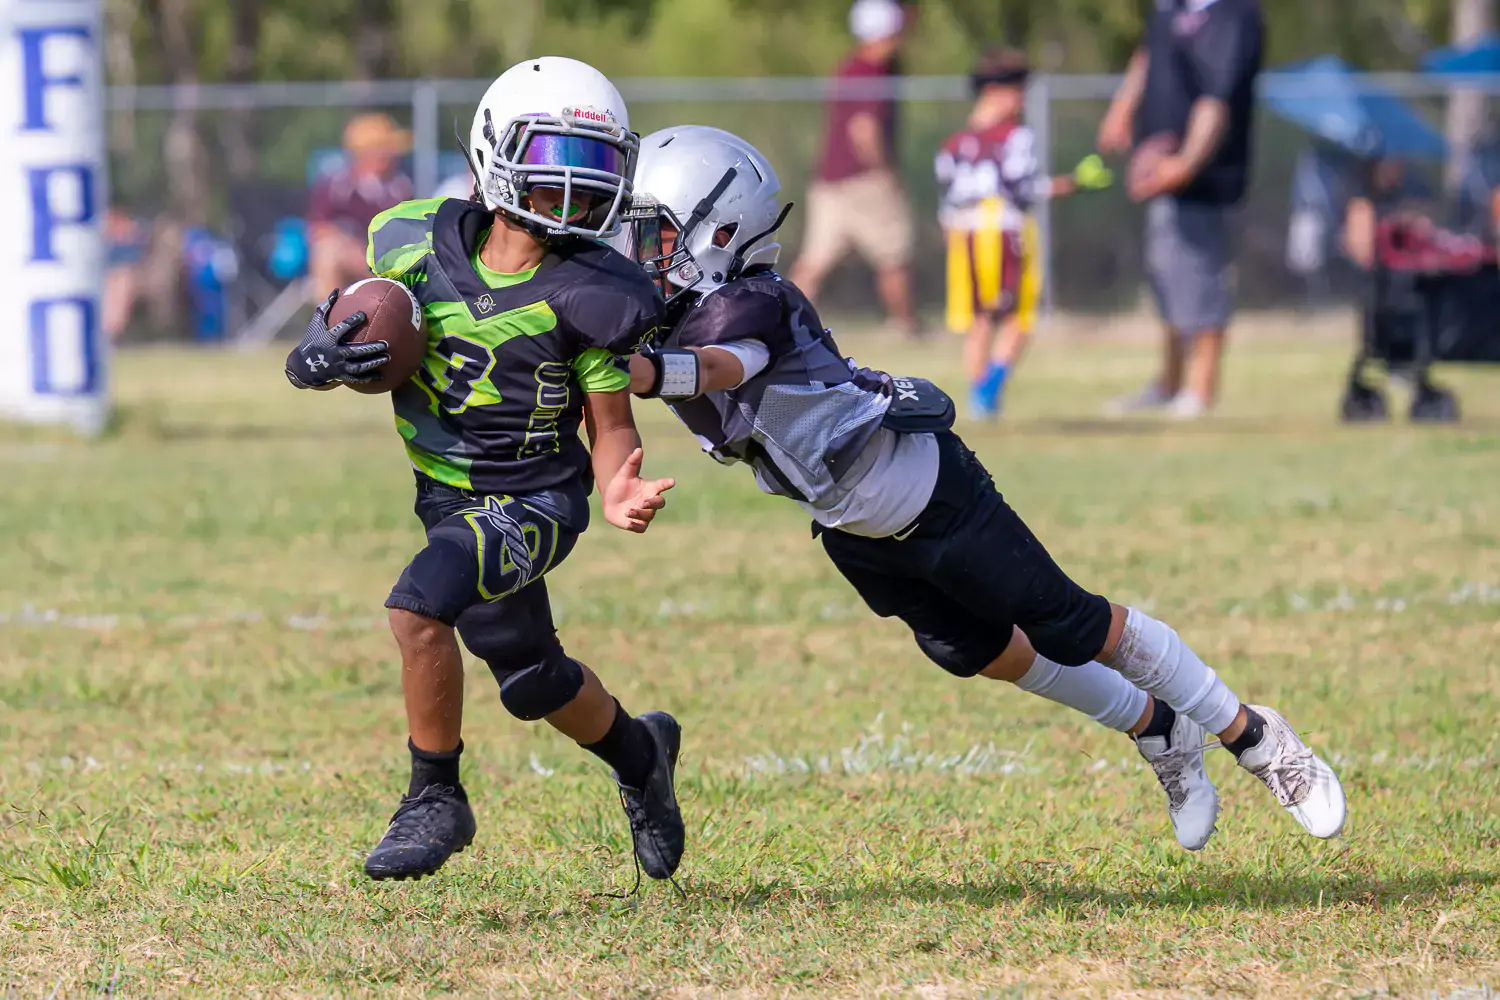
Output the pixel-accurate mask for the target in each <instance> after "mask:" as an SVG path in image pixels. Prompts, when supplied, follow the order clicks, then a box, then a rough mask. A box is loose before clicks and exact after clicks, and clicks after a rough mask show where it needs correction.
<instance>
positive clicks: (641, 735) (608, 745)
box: [578, 699, 656, 788]
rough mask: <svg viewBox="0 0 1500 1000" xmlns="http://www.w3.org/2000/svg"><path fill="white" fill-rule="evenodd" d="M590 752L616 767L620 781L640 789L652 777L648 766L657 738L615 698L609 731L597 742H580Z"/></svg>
mask: <svg viewBox="0 0 1500 1000" xmlns="http://www.w3.org/2000/svg"><path fill="white" fill-rule="evenodd" d="M578 745H579V746H581V747H583V748H584V749H585V750H587V751H588V752H589V753H591V754H593V755H594V756H595V757H598V758H599V759H600V760H602V761H604V763H606V764H608V765H609V766H610V767H612V768H614V769H615V774H617V775H619V777H620V781H621V782H623V783H624V784H626V785H629V786H630V787H631V788H640V787H641V786H642V785H644V784H645V783H646V779H647V778H648V777H650V776H651V766H652V764H654V763H655V762H656V741H655V740H653V739H652V738H651V733H650V731H649V730H647V729H646V727H645V726H644V725H642V724H641V723H640V722H638V721H637V720H635V719H632V718H631V717H630V713H629V712H627V711H625V709H624V707H622V706H621V705H620V702H619V699H616V700H615V721H614V722H612V723H610V725H609V732H607V733H605V734H604V738H603V739H601V740H600V741H599V742H598V743H580V744H578Z"/></svg>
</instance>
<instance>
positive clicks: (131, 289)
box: [100, 206, 146, 344]
mask: <svg viewBox="0 0 1500 1000" xmlns="http://www.w3.org/2000/svg"><path fill="white" fill-rule="evenodd" d="M104 245H105V254H106V257H105V270H104V292H103V295H102V301H101V304H100V312H101V316H100V322H101V325H102V326H103V328H104V335H105V336H106V337H108V338H109V342H110V343H111V344H116V343H119V341H120V338H121V337H122V336H124V334H125V328H126V327H127V326H129V325H130V320H131V317H133V316H134V315H135V307H136V300H137V298H138V297H139V295H140V267H141V261H142V260H144V259H145V257H146V229H145V227H144V226H142V225H141V224H140V223H139V222H137V221H136V220H135V219H134V218H132V217H131V215H130V213H129V212H126V211H125V210H124V209H122V208H120V207H118V206H111V207H110V208H109V209H108V210H107V211H106V212H105V215H104Z"/></svg>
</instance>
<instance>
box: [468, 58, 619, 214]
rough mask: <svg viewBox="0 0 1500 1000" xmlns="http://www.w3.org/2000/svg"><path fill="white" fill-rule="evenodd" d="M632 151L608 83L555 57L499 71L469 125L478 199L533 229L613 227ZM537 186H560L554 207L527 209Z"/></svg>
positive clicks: (595, 72) (616, 95) (573, 62)
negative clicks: (549, 209) (559, 198)
mask: <svg viewBox="0 0 1500 1000" xmlns="http://www.w3.org/2000/svg"><path fill="white" fill-rule="evenodd" d="M639 152H640V137H639V136H637V135H636V134H635V133H633V132H631V131H630V117H629V115H628V114H627V113H626V110H625V102H624V100H622V99H621V98H620V92H619V91H618V90H616V89H615V85H614V84H612V83H610V82H609V80H608V78H606V77H605V75H604V74H603V73H600V72H599V71H598V70H596V69H594V67H592V66H590V65H588V64H587V63H581V62H579V61H578V60H576V59H565V58H563V57H561V56H542V57H541V58H539V59H528V60H526V61H525V62H522V63H518V64H517V65H515V66H512V67H511V68H510V69H508V70H506V71H505V72H504V73H502V74H500V76H499V77H498V78H497V79H496V80H495V82H494V83H492V84H490V87H489V89H488V90H486V91H485V92H484V97H483V98H482V99H481V100H480V102H479V107H478V109H477V110H476V111H475V112H474V124H473V127H472V128H471V129H470V132H469V156H470V157H471V158H472V160H473V163H474V175H475V177H476V178H478V180H479V191H480V197H481V199H482V200H483V201H484V204H485V207H486V208H488V209H490V210H491V211H495V212H504V213H505V214H506V215H510V216H513V217H514V218H516V219H519V220H521V221H523V222H525V223H529V224H530V225H531V226H532V227H533V230H534V231H535V232H536V233H537V235H538V236H561V235H572V236H586V237H592V238H594V239H605V238H607V237H609V236H613V235H614V234H615V233H617V232H619V217H620V209H621V208H622V207H623V206H625V205H627V204H628V203H629V201H630V190H631V180H632V178H634V176H635V164H636V157H637V155H638V153H639ZM537 188H556V189H560V190H561V191H562V192H563V198H562V203H561V205H560V206H559V207H558V208H557V209H556V213H555V214H551V213H549V214H546V215H544V214H542V213H540V212H537V211H536V210H535V209H534V208H533V206H532V204H531V192H532V191H533V190H535V189H537Z"/></svg>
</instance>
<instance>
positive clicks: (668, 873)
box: [615, 712, 686, 879]
mask: <svg viewBox="0 0 1500 1000" xmlns="http://www.w3.org/2000/svg"><path fill="white" fill-rule="evenodd" d="M636 721H638V722H640V723H641V724H642V725H644V726H645V727H646V728H647V729H648V730H650V732H651V738H652V741H653V742H654V743H655V744H656V749H655V752H656V760H655V762H654V763H653V764H652V767H651V774H650V775H649V776H648V777H647V778H646V781H645V787H644V788H631V787H630V786H629V785H627V784H625V783H624V782H622V781H620V776H619V775H618V774H617V775H615V783H616V784H618V785H619V786H620V804H621V805H623V806H624V807H625V816H626V818H628V819H629V820H630V836H631V839H632V840H634V841H635V856H636V857H637V858H638V859H639V860H640V862H641V868H642V869H643V870H644V871H645V872H646V874H647V875H649V876H651V877H652V878H655V879H664V878H671V877H672V873H673V872H675V871H677V866H678V865H679V864H680V863H681V862H682V848H683V841H684V840H685V837H686V835H685V832H684V830H683V827H682V810H681V809H679V808H678V807H677V791H676V787H675V784H674V779H675V777H676V774H677V750H678V748H679V747H680V746H681V745H682V726H680V725H679V724H678V722H677V720H676V719H674V718H672V717H671V716H670V715H668V714H667V713H666V712H647V713H646V714H645V715H641V716H637V718H636Z"/></svg>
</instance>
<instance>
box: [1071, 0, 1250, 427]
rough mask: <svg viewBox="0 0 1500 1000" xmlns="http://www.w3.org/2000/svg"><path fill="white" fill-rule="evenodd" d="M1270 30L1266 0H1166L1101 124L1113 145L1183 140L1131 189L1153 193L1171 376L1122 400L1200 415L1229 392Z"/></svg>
mask: <svg viewBox="0 0 1500 1000" xmlns="http://www.w3.org/2000/svg"><path fill="white" fill-rule="evenodd" d="M1264 33H1265V26H1264V24H1263V22H1262V20H1261V11H1260V4H1259V2H1258V0H1180V2H1163V3H1158V4H1157V5H1156V9H1155V11H1154V12H1153V14H1152V15H1151V18H1150V20H1149V21H1148V23H1147V27H1146V39H1145V42H1144V44H1143V46H1142V47H1141V48H1140V49H1139V50H1138V51H1137V52H1136V54H1135V55H1134V56H1133V57H1132V58H1131V63H1130V68H1129V70H1128V71H1127V74H1126V79H1125V82H1124V84H1122V86H1121V88H1120V92H1119V93H1118V94H1117V95H1116V97H1115V101H1114V104H1113V105H1112V106H1111V107H1110V110H1109V112H1108V114H1107V115H1106V116H1105V119H1104V122H1103V124H1102V126H1101V128H1100V132H1099V147H1100V150H1101V151H1103V152H1120V151H1122V150H1123V149H1124V148H1125V147H1126V146H1127V144H1128V143H1130V142H1132V141H1133V142H1134V144H1136V145H1137V146H1139V145H1140V144H1142V143H1146V142H1148V141H1149V142H1155V141H1157V140H1158V139H1160V138H1161V137H1169V138H1170V143H1171V149H1170V151H1164V155H1162V156H1161V158H1160V159H1159V160H1158V161H1157V162H1155V163H1154V165H1148V167H1147V169H1145V170H1144V171H1143V170H1139V169H1137V167H1136V165H1135V164H1133V165H1132V170H1131V173H1132V175H1133V176H1132V178H1131V197H1132V198H1134V199H1136V200H1138V201H1146V202H1149V204H1148V206H1147V210H1146V237H1145V263H1146V268H1147V271H1148V273H1149V275H1150V281H1151V288H1152V291H1153V293H1154V296H1155V299H1156V308H1157V312H1158V313H1159V314H1160V316H1161V319H1162V324H1163V327H1164V330H1163V333H1164V336H1163V350H1162V369H1161V374H1160V375H1159V376H1157V379H1156V381H1155V382H1153V383H1152V384H1151V385H1149V386H1147V387H1146V389H1145V391H1144V392H1142V393H1141V394H1140V395H1138V396H1135V397H1133V398H1130V399H1126V400H1123V401H1121V403H1120V408H1121V409H1125V410H1131V409H1151V408H1156V407H1161V406H1168V407H1170V408H1171V410H1172V413H1173V415H1174V416H1177V417H1181V418H1185V419H1190V418H1193V417H1197V416H1199V415H1201V414H1202V413H1204V412H1206V411H1207V410H1208V409H1209V408H1211V407H1212V406H1213V404H1214V401H1215V399H1216V397H1217V394H1218V388H1219V366H1220V364H1221V361H1222V359H1223V354H1224V340H1225V337H1226V336H1227V334H1228V329H1229V318H1230V315H1231V314H1232V312H1233V308H1234V288H1233V280H1234V279H1233V274H1232V268H1233V265H1234V254H1235V243H1236V238H1237V234H1236V233H1235V232H1234V229H1235V224H1236V220H1235V218H1234V215H1233V209H1234V208H1235V207H1236V206H1237V205H1239V203H1240V201H1241V199H1243V198H1244V196H1245V191H1246V189H1247V187H1248V183H1249V172H1250V132H1251V128H1250V126H1251V119H1252V116H1253V114H1254V111H1255V104H1256V101H1255V80H1256V77H1257V76H1258V75H1259V73H1260V68H1261V61H1262V39H1263V36H1264ZM1163 141H1166V140H1163ZM1143 152H1149V151H1143ZM1138 155H1139V154H1138Z"/></svg>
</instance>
